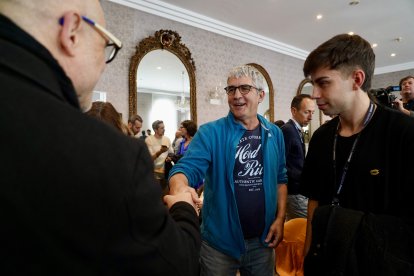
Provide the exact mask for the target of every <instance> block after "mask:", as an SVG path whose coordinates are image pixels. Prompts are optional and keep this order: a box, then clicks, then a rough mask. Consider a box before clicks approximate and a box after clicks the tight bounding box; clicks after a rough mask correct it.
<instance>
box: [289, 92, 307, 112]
mask: <svg viewBox="0 0 414 276" xmlns="http://www.w3.org/2000/svg"><path fill="white" fill-rule="evenodd" d="M303 99H312V97H311V96H310V95H308V94H300V95H296V96H295V97H293V100H292V102H291V103H290V108H292V107H294V108H296V109H297V110H299V109H300V104H301V103H302V101H303Z"/></svg>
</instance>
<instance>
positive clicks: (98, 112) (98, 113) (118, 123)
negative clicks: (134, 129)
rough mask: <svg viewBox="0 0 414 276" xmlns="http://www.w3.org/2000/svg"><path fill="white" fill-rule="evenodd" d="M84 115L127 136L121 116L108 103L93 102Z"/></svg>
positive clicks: (126, 128)
mask: <svg viewBox="0 0 414 276" xmlns="http://www.w3.org/2000/svg"><path fill="white" fill-rule="evenodd" d="M85 113H86V114H87V115H89V116H91V117H94V118H96V119H98V120H101V121H103V122H105V123H106V124H108V125H110V126H112V127H114V128H115V129H117V130H119V131H121V132H122V133H124V134H125V135H128V134H129V130H128V127H127V126H125V125H124V123H123V122H122V118H121V115H120V114H119V112H118V111H117V110H116V109H115V107H114V106H113V105H112V104H111V103H110V102H100V101H96V102H93V103H92V107H91V108H90V109H89V110H88V111H87V112H85Z"/></svg>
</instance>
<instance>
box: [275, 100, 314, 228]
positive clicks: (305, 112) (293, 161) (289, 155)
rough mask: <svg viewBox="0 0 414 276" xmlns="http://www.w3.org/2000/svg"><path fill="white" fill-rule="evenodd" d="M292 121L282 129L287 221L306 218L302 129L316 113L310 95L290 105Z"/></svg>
mask: <svg viewBox="0 0 414 276" xmlns="http://www.w3.org/2000/svg"><path fill="white" fill-rule="evenodd" d="M290 110H291V113H292V119H290V120H289V121H288V122H287V123H286V124H284V125H283V126H282V127H281V129H282V132H283V138H284V140H285V153H286V169H287V175H288V185H287V187H288V197H287V202H286V219H287V220H290V219H294V218H306V214H307V208H308V199H307V198H306V197H305V196H303V195H301V194H300V193H299V181H300V176H301V174H302V168H303V163H304V162H305V141H304V137H303V134H302V127H305V126H307V125H308V124H309V123H310V121H311V120H312V115H313V113H314V112H315V103H314V101H313V100H312V99H311V97H310V95H306V94H301V95H297V96H295V97H294V98H293V100H292V103H291V105H290Z"/></svg>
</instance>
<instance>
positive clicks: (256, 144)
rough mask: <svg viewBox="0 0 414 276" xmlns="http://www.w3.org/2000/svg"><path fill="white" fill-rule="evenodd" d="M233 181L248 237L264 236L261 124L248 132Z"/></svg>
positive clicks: (237, 157) (239, 154)
mask: <svg viewBox="0 0 414 276" xmlns="http://www.w3.org/2000/svg"><path fill="white" fill-rule="evenodd" d="M235 159H236V162H235V164H234V171H233V178H234V190H235V192H236V202H237V207H238V211H239V218H240V223H241V227H242V230H243V234H244V238H245V239H250V238H254V237H260V236H261V234H262V232H263V228H264V225H265V222H264V216H265V202H264V191H263V155H262V144H261V131H260V125H259V126H258V127H257V128H256V129H254V130H246V132H245V133H244V135H243V137H242V138H241V139H240V141H239V145H238V146H237V150H236V156H235Z"/></svg>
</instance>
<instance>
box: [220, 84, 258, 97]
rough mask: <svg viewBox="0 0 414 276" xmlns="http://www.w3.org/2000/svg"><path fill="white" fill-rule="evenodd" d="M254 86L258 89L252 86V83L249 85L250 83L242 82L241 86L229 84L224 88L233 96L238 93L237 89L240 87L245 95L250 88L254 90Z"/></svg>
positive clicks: (241, 92)
mask: <svg viewBox="0 0 414 276" xmlns="http://www.w3.org/2000/svg"><path fill="white" fill-rule="evenodd" d="M252 88H254V89H256V90H258V89H257V88H256V87H254V86H252V85H248V84H242V85H239V86H227V87H225V88H224V90H226V93H227V95H229V96H233V95H234V94H235V93H236V90H237V89H239V91H240V94H242V95H245V94H247V93H249V92H250V90H252Z"/></svg>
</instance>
